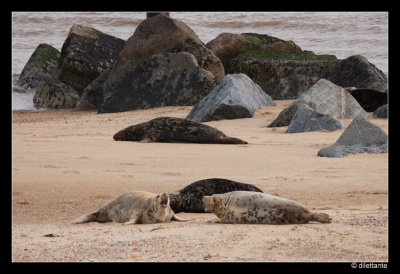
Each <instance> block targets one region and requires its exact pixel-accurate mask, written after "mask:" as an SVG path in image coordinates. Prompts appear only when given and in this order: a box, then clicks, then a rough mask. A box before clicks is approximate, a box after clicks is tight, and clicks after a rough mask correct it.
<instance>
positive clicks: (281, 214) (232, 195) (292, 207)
mask: <svg viewBox="0 0 400 274" xmlns="http://www.w3.org/2000/svg"><path fill="white" fill-rule="evenodd" d="M203 200H204V204H205V205H206V207H205V211H206V212H212V213H214V214H215V215H217V217H218V218H219V219H218V220H217V221H219V222H221V223H246V224H248V223H252V224H304V223H308V222H310V221H316V222H321V223H330V222H331V218H330V217H329V215H328V214H325V213H312V212H310V211H308V210H307V209H306V208H305V207H304V206H303V205H302V204H300V203H298V202H294V201H290V200H287V199H283V198H280V197H275V196H272V195H269V194H266V193H259V192H250V191H233V192H228V193H224V194H214V195H211V196H204V198H203Z"/></svg>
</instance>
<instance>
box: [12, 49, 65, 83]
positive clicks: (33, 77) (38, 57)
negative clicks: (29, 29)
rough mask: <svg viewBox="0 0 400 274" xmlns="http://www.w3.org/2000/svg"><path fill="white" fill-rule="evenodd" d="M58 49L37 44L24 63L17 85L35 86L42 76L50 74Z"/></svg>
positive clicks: (57, 56)
mask: <svg viewBox="0 0 400 274" xmlns="http://www.w3.org/2000/svg"><path fill="white" fill-rule="evenodd" d="M59 57H60V51H58V50H57V49H56V48H54V47H53V46H51V45H49V44H45V43H42V44H39V45H38V46H37V47H36V49H35V51H34V52H33V53H32V55H31V57H30V58H29V60H28V62H27V63H26V64H25V66H24V68H23V70H22V72H21V75H20V77H19V79H18V82H17V83H18V85H21V86H24V87H25V88H36V87H37V86H38V85H39V83H40V81H41V80H43V78H44V77H46V76H48V75H51V74H52V73H53V71H54V69H55V68H56V66H57V61H58V58H59Z"/></svg>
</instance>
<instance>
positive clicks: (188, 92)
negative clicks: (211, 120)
mask: <svg viewBox="0 0 400 274" xmlns="http://www.w3.org/2000/svg"><path fill="white" fill-rule="evenodd" d="M130 65H131V67H130V69H128V70H127V73H126V74H123V75H119V77H115V75H114V77H111V73H110V75H109V77H108V78H107V80H106V81H105V83H104V85H103V94H104V95H103V103H102V105H101V106H100V107H99V111H98V113H106V112H120V111H129V110H135V109H146V108H154V107H161V106H187V105H194V104H195V103H197V102H198V101H199V100H201V99H202V98H204V97H205V96H206V95H207V94H208V93H209V92H210V91H211V90H212V89H213V88H214V87H215V86H216V82H215V78H214V76H213V74H212V73H211V72H209V71H207V70H204V69H202V68H200V67H199V66H198V64H197V61H196V58H195V57H194V56H193V55H192V54H190V53H188V52H178V53H164V54H157V55H153V56H151V57H149V58H147V59H144V60H143V61H142V62H140V63H137V64H136V63H134V62H131V63H130Z"/></svg>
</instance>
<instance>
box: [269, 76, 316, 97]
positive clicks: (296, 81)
mask: <svg viewBox="0 0 400 274" xmlns="http://www.w3.org/2000/svg"><path fill="white" fill-rule="evenodd" d="M317 81H318V77H316V76H310V75H307V74H292V75H289V76H288V77H284V78H280V79H279V80H276V81H272V82H271V81H270V82H268V83H267V84H265V85H264V86H263V90H265V91H266V92H268V94H269V95H270V96H271V98H273V99H274V100H286V99H296V98H297V97H299V96H300V95H301V94H302V93H303V92H304V91H306V90H307V89H308V88H309V87H311V86H312V85H313V84H315V83H316V82H317Z"/></svg>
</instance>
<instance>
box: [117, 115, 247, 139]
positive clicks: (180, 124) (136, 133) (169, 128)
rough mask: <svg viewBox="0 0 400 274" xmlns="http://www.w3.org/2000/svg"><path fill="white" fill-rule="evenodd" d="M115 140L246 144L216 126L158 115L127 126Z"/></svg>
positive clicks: (118, 133)
mask: <svg viewBox="0 0 400 274" xmlns="http://www.w3.org/2000/svg"><path fill="white" fill-rule="evenodd" d="M113 138H114V140H116V141H140V142H169V143H171V142H183V143H208V144H247V142H246V141H243V140H241V139H238V138H234V137H228V136H226V135H225V134H224V133H223V132H221V131H219V130H218V129H216V128H213V127H210V126H207V125H203V124H201V123H198V122H193V121H190V120H186V119H182V118H173V117H159V118H155V119H153V120H150V121H148V122H144V123H140V124H137V125H133V126H129V127H127V128H125V129H123V130H121V131H119V132H117V133H116V134H115V135H114V136H113Z"/></svg>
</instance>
